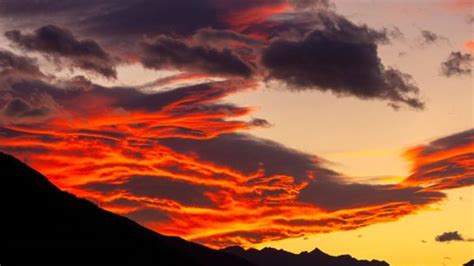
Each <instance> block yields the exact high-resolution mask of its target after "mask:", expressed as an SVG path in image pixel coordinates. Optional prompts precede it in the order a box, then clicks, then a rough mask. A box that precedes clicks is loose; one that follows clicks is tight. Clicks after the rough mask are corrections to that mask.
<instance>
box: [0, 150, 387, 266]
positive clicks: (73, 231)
mask: <svg viewBox="0 0 474 266" xmlns="http://www.w3.org/2000/svg"><path fill="white" fill-rule="evenodd" d="M0 175H1V177H0V180H1V181H0V182H1V186H0V188H1V191H0V195H1V197H2V204H3V205H2V224H3V226H1V238H0V239H1V241H2V245H3V244H6V250H4V251H3V252H2V254H3V255H1V256H0V263H1V265H6V266H8V265H11V264H15V265H19V264H24V265H26V264H27V265H34V264H43V265H53V264H56V265H72V264H74V265H91V264H93V265H105V264H107V265H136V266H139V265H163V266H165V265H166V266H171V265H173V266H194V265H196V266H267V265H268V266H269V265H271V266H280V265H285V266H290V265H291V266H307V265H308V266H309V265H311V266H316V265H321V266H333V265H344V266H359V265H369V266H378V265H388V264H387V263H386V262H382V261H375V260H373V261H365V260H361V261H359V260H356V259H354V258H352V257H350V256H348V255H343V256H338V257H333V256H330V255H327V254H325V253H323V252H322V251H320V250H318V249H315V250H314V251H312V252H309V253H308V252H303V253H301V254H299V255H296V254H292V253H289V252H286V251H283V250H275V249H269V248H266V249H263V250H261V251H258V250H255V249H249V250H244V249H242V248H240V247H230V248H226V249H224V250H221V251H218V250H213V249H210V248H207V247H205V246H202V245H199V244H195V243H192V242H188V241H185V240H183V239H181V238H178V237H169V236H163V235H161V234H158V233H156V232H154V231H151V230H149V229H146V228H144V227H142V226H140V225H138V224H137V223H135V222H133V221H131V220H129V219H128V218H125V217H122V216H119V215H116V214H113V213H110V212H108V211H105V210H102V209H100V208H99V207H97V206H96V205H94V204H93V203H91V202H89V201H87V200H85V199H81V198H77V197H76V196H74V195H72V194H69V193H66V192H63V191H61V190H59V189H58V188H57V187H55V186H54V185H53V184H52V183H50V182H49V181H48V180H47V178H46V177H44V176H43V175H41V174H40V173H38V172H37V171H35V170H34V169H32V168H30V167H28V166H27V165H25V164H23V163H22V162H21V161H19V160H17V159H15V158H14V157H12V156H10V155H7V154H3V153H0ZM5 251H6V252H5Z"/></svg>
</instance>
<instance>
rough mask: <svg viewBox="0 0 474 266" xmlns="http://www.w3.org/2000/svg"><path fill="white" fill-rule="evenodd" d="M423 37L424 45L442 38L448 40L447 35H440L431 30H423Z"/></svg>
mask: <svg viewBox="0 0 474 266" xmlns="http://www.w3.org/2000/svg"><path fill="white" fill-rule="evenodd" d="M420 34H421V38H422V44H423V45H429V44H433V43H436V42H438V41H440V40H446V38H445V37H443V36H440V35H438V34H436V33H434V32H432V31H429V30H421V33H420Z"/></svg>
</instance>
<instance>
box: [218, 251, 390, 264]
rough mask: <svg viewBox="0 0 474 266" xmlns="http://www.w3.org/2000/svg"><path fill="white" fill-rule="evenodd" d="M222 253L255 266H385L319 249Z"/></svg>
mask: <svg viewBox="0 0 474 266" xmlns="http://www.w3.org/2000/svg"><path fill="white" fill-rule="evenodd" d="M222 251H224V252H227V253H230V254H234V255H237V256H240V257H242V258H245V259H247V260H248V261H250V262H252V263H254V264H255V265H256V266H288V265H291V266H316V265H320V266H387V265H389V264H388V263H386V262H385V261H378V260H371V261H368V260H357V259H354V258H353V257H351V256H349V255H341V256H337V257H334V256H330V255H328V254H326V253H324V252H322V251H321V250H319V249H317V248H316V249H314V250H313V251H311V252H301V253H300V254H293V253H291V252H288V251H285V250H281V249H280V250H277V249H274V248H264V249H262V250H257V249H247V250H244V249H243V248H241V247H228V248H225V249H223V250H222Z"/></svg>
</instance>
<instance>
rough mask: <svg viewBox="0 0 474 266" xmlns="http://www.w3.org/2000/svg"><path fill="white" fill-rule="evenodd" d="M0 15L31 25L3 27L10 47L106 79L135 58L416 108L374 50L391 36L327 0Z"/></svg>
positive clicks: (15, 9) (64, 7) (107, 5)
mask: <svg viewBox="0 0 474 266" xmlns="http://www.w3.org/2000/svg"><path fill="white" fill-rule="evenodd" d="M26 7H28V8H26ZM0 15H2V16H3V17H5V18H6V19H8V20H6V22H5V23H6V24H7V25H11V26H10V27H13V28H15V27H19V26H17V24H18V25H25V24H26V25H31V27H33V28H34V30H33V31H20V30H18V29H13V30H10V31H7V32H6V33H5V36H6V38H7V39H9V40H10V41H11V42H12V43H13V45H16V46H18V47H20V48H23V49H25V50H29V51H36V52H39V53H42V54H44V55H45V56H50V57H53V58H55V59H61V60H64V61H66V62H67V63H69V64H70V66H71V67H75V68H80V69H83V70H86V71H90V72H95V73H97V74H99V75H102V76H104V77H106V78H116V75H117V74H116V70H115V68H116V66H117V64H119V63H122V64H126V63H137V62H139V63H141V64H143V66H145V67H147V68H151V69H157V70H162V69H176V70H181V71H186V72H193V73H201V74H208V75H211V76H224V77H230V76H233V77H245V78H252V79H256V80H260V81H275V82H278V83H280V84H282V85H284V86H283V87H286V88H287V89H290V90H321V91H328V92H332V93H334V94H336V95H339V96H352V97H357V98H360V99H371V100H384V101H387V102H388V103H389V105H390V106H392V107H394V108H398V107H400V106H407V107H410V108H415V109H422V108H423V107H424V102H423V100H422V99H420V97H419V96H418V93H419V88H418V87H417V86H416V84H415V82H414V81H413V79H412V77H411V76H410V75H409V74H407V73H404V72H402V71H400V70H398V69H396V68H394V67H391V66H386V65H384V64H383V62H382V60H381V59H380V57H379V54H378V47H379V46H380V45H384V44H388V43H390V39H391V38H392V37H393V36H396V34H393V31H392V30H389V29H385V28H382V29H372V28H370V27H368V26H366V25H359V24H356V23H354V22H352V21H350V20H348V19H347V18H345V17H343V16H341V15H339V14H337V13H336V12H335V11H334V8H333V6H332V5H331V4H330V3H329V2H328V1H322V0H318V1H300V0H288V1H287V0H263V1H248V0H245V1H226V2H225V3H223V2H222V1H217V0H199V1H189V0H179V1H175V0H173V1H135V0H132V1H101V3H100V4H98V5H97V4H96V3H92V2H91V3H87V2H84V3H77V2H75V1H62V2H61V3H53V2H51V1H30V0H27V1H21V2H18V1H0ZM71 18H74V20H72V19H71ZM39 21H41V22H43V25H38V22H39ZM15 22H17V23H15ZM19 22H21V24H20V23H19ZM44 23H49V25H46V26H44ZM58 25H59V26H58ZM66 27H67V28H70V29H74V30H75V31H77V32H79V33H81V34H82V35H84V36H89V37H90V36H92V37H94V38H96V39H97V40H99V41H100V42H101V43H103V44H104V45H105V46H106V47H107V48H108V49H110V50H111V51H114V55H111V54H110V53H109V52H106V50H104V49H103V47H102V46H101V45H99V44H98V42H97V41H94V40H91V39H90V38H79V37H77V36H76V35H75V34H73V33H72V32H71V31H70V30H69V29H67V28H66ZM22 28H24V27H22Z"/></svg>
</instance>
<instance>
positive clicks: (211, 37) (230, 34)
mask: <svg viewBox="0 0 474 266" xmlns="http://www.w3.org/2000/svg"><path fill="white" fill-rule="evenodd" d="M193 38H194V39H196V40H197V41H199V42H200V43H208V44H210V45H216V44H229V43H232V42H236V43H242V44H246V45H249V46H262V45H263V42H262V41H259V40H256V39H254V38H250V37H248V36H246V35H244V34H240V33H237V32H235V31H231V30H215V29H201V30H199V31H197V32H196V34H194V36H193Z"/></svg>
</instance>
